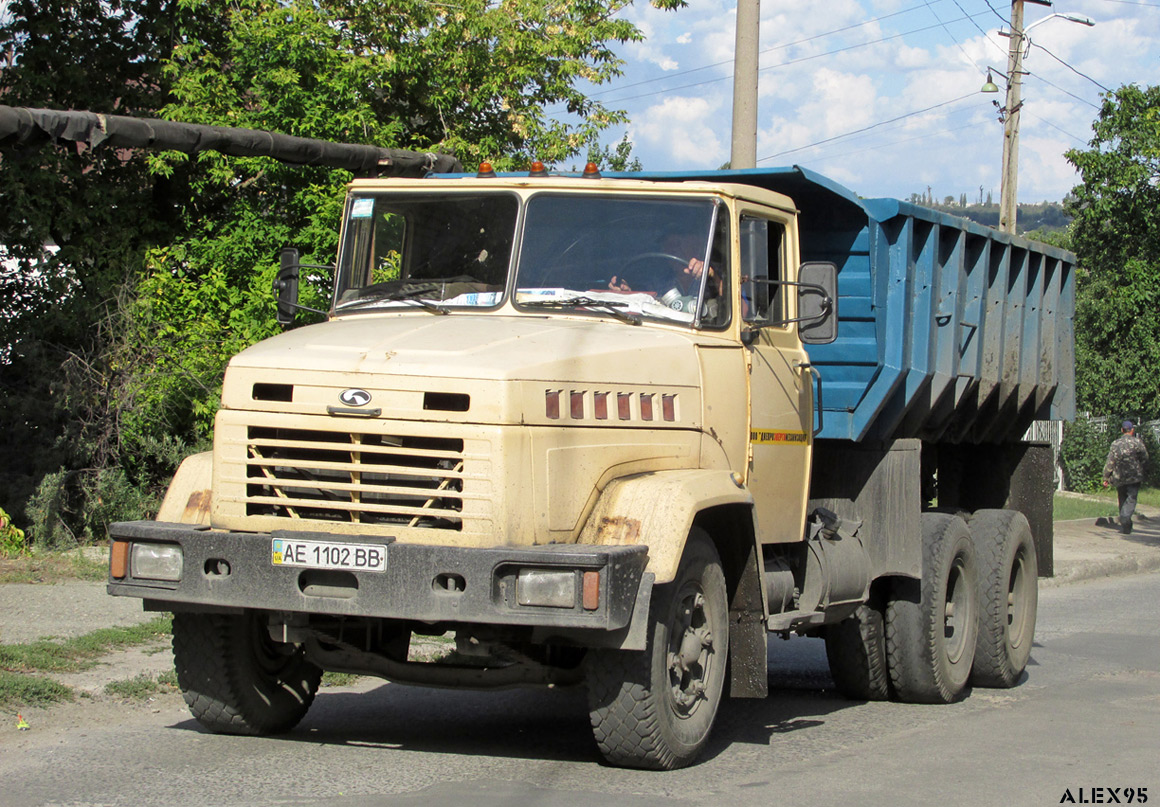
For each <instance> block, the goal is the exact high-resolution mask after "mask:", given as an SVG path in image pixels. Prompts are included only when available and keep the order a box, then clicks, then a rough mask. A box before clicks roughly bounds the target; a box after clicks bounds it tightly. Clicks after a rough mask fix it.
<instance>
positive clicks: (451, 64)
mask: <svg viewBox="0 0 1160 807" xmlns="http://www.w3.org/2000/svg"><path fill="white" fill-rule="evenodd" d="M629 2H631V0H578V2H569V3H561V2H557V1H556V0H500V2H495V0H465V1H464V2H457V3H454V4H446V3H431V2H427V0H400V1H399V2H392V3H389V4H382V3H365V2H360V0H316V1H314V2H308V1H307V0H233V1H232V2H230V3H228V4H226V3H220V2H214V1H213V0H44V1H43V2H37V0H15V2H13V3H12V5H11V9H10V10H11V12H12V21H11V22H10V23H9V24H8V25H5V26H2V27H0V51H3V50H5V49H10V50H11V51H12V52H13V54H14V57H15V60H14V64H13V66H11V67H9V68H7V69H5V70H3V72H2V73H0V94H2V95H3V97H4V101H5V103H7V104H10V105H14V106H44V107H53V108H61V107H67V108H75V109H92V110H95V111H102V112H116V113H119V114H136V115H151V114H156V115H160V116H162V117H167V118H170V119H174V120H184V121H189V122H194V123H208V124H219V125H228V126H241V127H249V128H256V129H270V130H274V131H279V132H284V133H287V134H292V135H300V136H307V137H315V138H321V139H329V140H336V141H346V142H361V143H370V144H374V145H380V146H386V147H395V148H408V149H415V150H423V151H426V150H438V151H444V152H449V153H453V154H455V155H456V156H458V157H459V158H460V159H461V160H462V161H463V162H464V163H465V164H467V165H473V164H474V163H476V162H478V161H480V160H483V159H487V160H489V161H491V162H492V164H493V165H495V166H496V167H497V168H500V169H511V168H517V167H524V166H526V165H527V164H528V163H529V162H530V161H531V160H532V159H537V158H538V159H541V160H543V161H544V162H545V163H558V162H560V161H563V160H566V159H569V158H572V157H575V156H576V155H578V154H580V153H582V152H583V151H584V150H585V149H586V148H587V146H588V144H590V143H593V142H596V140H597V138H598V136H599V134H600V133H601V132H602V131H604V130H605V129H607V128H608V127H610V126H613V125H616V124H619V123H623V122H624V121H625V120H626V116H625V113H624V112H623V111H620V110H616V109H611V108H608V107H606V106H604V105H603V104H601V103H600V102H598V101H595V100H593V99H591V98H590V97H588V95H586V94H585V92H584V91H583V90H582V89H581V87H583V86H587V85H594V84H600V83H602V82H604V81H607V80H608V79H610V78H612V77H613V76H615V75H617V74H618V73H619V71H620V66H621V62H620V60H619V59H618V58H617V57H616V55H615V52H614V50H613V47H615V46H616V45H617V44H623V43H626V42H631V41H636V40H639V39H640V38H641V36H642V35H641V33H640V31H639V30H638V29H637V28H636V27H635V26H633V25H632V24H631V23H629V22H627V21H625V20H623V19H618V18H617V16H616V12H618V11H620V10H621V9H623V8H624V7H625V6H626V5H627V4H628V3H629ZM653 2H654V4H655V5H657V6H659V7H663V8H677V7H679V6H681V5H684V3H683V0H653ZM57 77H59V80H58V78H57ZM557 110H562V111H563V112H562V113H561V115H560V116H559V117H553V114H554V113H555V111H557ZM349 179H350V175H349V174H348V173H346V172H343V171H338V170H327V169H321V168H294V167H289V166H285V165H281V164H278V163H275V162H273V161H270V160H266V159H239V158H228V157H224V156H221V155H217V154H211V153H206V154H201V155H198V156H197V157H189V156H187V155H184V154H176V153H164V154H137V153H123V152H116V151H112V150H107V149H101V148H96V149H91V150H78V149H76V148H72V147H64V146H60V147H54V148H50V149H48V150H40V151H35V152H33V151H23V152H21V151H16V150H11V149H6V150H5V151H4V152H3V155H2V156H0V193H3V198H4V200H5V204H3V205H0V243H2V244H6V245H8V247H9V249H10V252H11V254H12V255H14V256H16V257H17V258H18V259H19V260H20V261H21V264H20V266H19V268H18V270H17V271H15V272H13V273H11V274H10V275H6V276H4V277H3V278H2V280H3V282H4V283H5V289H4V290H5V291H7V290H8V286H9V285H11V287H12V288H13V289H14V290H15V292H16V293H14V294H13V295H11V296H10V297H8V298H7V299H14V300H17V301H18V303H17V304H15V305H13V306H12V307H11V308H10V309H9V310H8V311H6V312H3V313H4V314H5V316H4V317H2V318H0V320H2V321H3V324H2V325H0V327H2V328H6V330H2V331H0V362H4V363H5V365H4V368H3V369H4V373H3V378H4V380H3V389H2V390H0V396H2V399H0V435H3V437H0V440H3V442H0V452H2V453H3V457H2V459H3V460H4V461H3V462H0V465H3V466H4V468H5V471H4V473H5V474H6V475H7V476H6V478H5V479H0V482H4V483H5V485H4V487H3V488H0V490H3V491H4V496H5V497H7V498H6V501H5V502H4V503H5V504H6V506H8V508H9V510H10V511H11V510H14V509H16V508H18V507H19V506H20V505H21V503H22V502H23V500H25V499H27V498H28V495H29V494H30V493H31V491H32V489H33V488H34V487H35V485H36V483H37V481H38V480H41V479H47V480H48V481H47V482H45V483H44V484H45V485H48V486H49V487H51V488H53V489H52V490H49V489H42V490H40V491H39V492H38V493H37V495H36V497H35V501H34V505H35V506H34V507H32V508H31V509H32V510H33V511H34V513H35V518H36V521H37V526H36V528H35V529H34V530H33V532H34V533H36V534H35V535H34V536H33V537H34V539H35V540H40V541H41V542H42V543H44V542H48V543H51V542H53V541H56V540H58V539H57V537H56V536H60V535H75V536H85V535H88V534H94V533H95V534H99V530H100V522H101V519H105V518H108V517H109V513H107V512H106V510H107V508H105V509H102V507H101V506H97V505H98V504H99V503H101V502H108V501H110V500H116V501H119V502H124V503H125V505H124V506H125V508H127V509H133V508H137V509H140V508H142V507H147V506H148V502H149V496H148V495H147V494H149V493H150V492H152V493H156V491H157V490H158V489H159V486H160V485H161V484H163V483H164V481H165V479H166V478H167V476H168V474H169V473H170V472H171V471H172V469H173V467H174V465H175V463H176V461H177V459H178V458H179V457H180V456H181V454H182V453H184V452H187V451H189V450H193V449H195V448H197V447H198V446H203V445H205V443H206V440H207V439H208V435H209V430H210V427H211V424H212V419H213V414H214V411H215V409H216V406H217V397H218V391H219V384H220V377H221V371H222V369H223V366H224V364H225V362H226V361H227V360H228V357H229V356H230V355H232V354H233V353H235V352H237V350H239V349H240V348H242V347H244V346H246V345H248V344H251V343H252V342H254V341H257V340H259V339H261V338H263V337H265V336H268V335H269V334H270V333H272V331H273V327H274V326H273V306H272V299H271V294H270V281H271V279H272V276H273V274H274V271H275V268H276V267H275V261H276V252H277V249H278V248H279V247H281V246H283V245H288V244H289V245H294V246H298V247H299V248H300V249H301V250H302V252H303V258H304V260H306V261H308V262H312V263H328V262H330V261H331V260H333V257H334V254H335V249H336V239H337V225H338V221H339V215H340V208H341V197H342V186H343V185H344V184H345V183H346V182H347V181H349ZM10 201H11V203H9V202H10ZM47 243H53V244H55V245H57V246H59V252H57V253H56V255H55V257H52V258H51V259H50V260H48V261H47V262H45V261H44V260H43V258H44V246H45V244H47ZM313 280H314V283H313V287H311V285H310V284H308V287H307V288H306V289H305V290H304V302H306V303H307V304H311V303H312V302H313V303H315V304H321V307H325V305H324V303H325V287H326V285H327V284H328V283H329V278H327V277H323V276H321V275H319V276H316V277H314V278H313ZM312 295H313V297H312ZM45 318H48V319H51V320H52V323H51V324H50V323H47V322H46V321H45ZM6 345H11V346H12V347H11V350H10V351H9V353H8V354H7V355H5V354H4V353H3V351H4V350H5V346H6ZM12 480H17V481H19V483H20V484H19V485H11V484H7V483H8V482H10V481H12ZM42 487H44V485H42ZM60 488H66V489H65V490H64V491H63V492H62V490H60ZM134 494H136V495H134ZM128 515H131V514H128Z"/></svg>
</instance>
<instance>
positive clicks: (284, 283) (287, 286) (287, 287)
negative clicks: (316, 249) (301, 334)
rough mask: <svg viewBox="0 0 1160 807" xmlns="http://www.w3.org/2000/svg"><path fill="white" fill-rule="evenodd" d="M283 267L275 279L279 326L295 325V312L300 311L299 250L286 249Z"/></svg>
mask: <svg viewBox="0 0 1160 807" xmlns="http://www.w3.org/2000/svg"><path fill="white" fill-rule="evenodd" d="M281 261H282V266H281V268H280V269H278V275H277V277H275V278H274V294H275V296H276V297H277V300H278V314H277V319H278V324H279V325H293V324H294V312H295V311H296V310H297V309H298V273H299V271H300V269H301V264H299V263H298V250H296V249H294V247H286V248H284V249H283V250H282V253H281Z"/></svg>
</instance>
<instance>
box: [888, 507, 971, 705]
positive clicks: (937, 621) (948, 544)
mask: <svg viewBox="0 0 1160 807" xmlns="http://www.w3.org/2000/svg"><path fill="white" fill-rule="evenodd" d="M922 544H923V547H922V552H923V557H922V560H923V576H922V579H921V580H900V581H898V582H896V584H895V586H894V588H893V591H892V594H891V598H890V602H889V605H888V606H887V609H886V656H887V661H888V667H889V671H890V682H891V686H892V687H893V690H894V692H895V694H896V695H897V697H898V699H899V700H901V701H905V702H908V703H950V702H951V701H953V700H955V699H957V698H958V697H959V696H960V695H961V693H962V691H963V689H964V688H965V687H966V685H967V681H968V680H969V678H970V674H971V666H972V663H973V661H974V658H975V641H976V637H977V635H978V631H979V592H978V587H979V582H978V581H979V571H978V567H977V563H976V559H975V548H974V544H973V542H972V541H971V533H970V531H969V530H968V528H967V524H966V522H965V521H963V520H962V519H961V518H959V517H958V516H955V515H948V514H946V513H924V514H923V515H922Z"/></svg>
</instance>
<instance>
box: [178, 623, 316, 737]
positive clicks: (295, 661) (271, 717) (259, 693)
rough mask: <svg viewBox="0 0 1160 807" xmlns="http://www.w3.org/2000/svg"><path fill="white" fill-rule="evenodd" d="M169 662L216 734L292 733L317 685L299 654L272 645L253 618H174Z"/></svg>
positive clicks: (288, 647) (194, 708)
mask: <svg viewBox="0 0 1160 807" xmlns="http://www.w3.org/2000/svg"><path fill="white" fill-rule="evenodd" d="M173 656H174V661H175V663H176V667H177V683H178V685H179V686H180V687H181V692H182V695H183V697H184V698H185V703H186V705H188V706H189V711H190V712H191V713H192V714H193V716H194V717H195V718H197V721H198V722H199V723H201V724H202V725H203V726H205V727H206V728H207V729H209V730H210V731H213V732H217V733H220V734H254V735H256V734H278V733H280V732H284V731H289V730H290V729H292V728H294V726H296V725H297V724H298V721H300V720H301V719H302V718H303V716H305V714H306V710H307V709H309V708H310V704H311V703H313V701H314V693H316V692H317V691H318V684H319V681H320V680H321V678H322V671H321V670H320V669H319V668H318V667H316V666H315V665H313V664H311V663H310V662H309V661H307V660H306V659H305V658H304V657H303V655H302V651H301V649H299V648H296V647H295V646H294V645H288V644H281V643H279V642H274V641H272V640H271V639H270V637H269V634H268V633H267V631H266V628H265V622H264V620H263V619H261V618H260V617H259V616H258V615H256V614H245V615H242V616H236V615H232V614H229V615H227V614H182V613H178V614H174V616H173Z"/></svg>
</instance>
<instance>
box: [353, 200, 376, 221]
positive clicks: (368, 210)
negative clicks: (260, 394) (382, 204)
mask: <svg viewBox="0 0 1160 807" xmlns="http://www.w3.org/2000/svg"><path fill="white" fill-rule="evenodd" d="M374 214H375V200H374V199H355V200H354V204H352V205H351V206H350V217H351V218H352V219H369V218H370V217H371V216H373V215H374Z"/></svg>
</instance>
